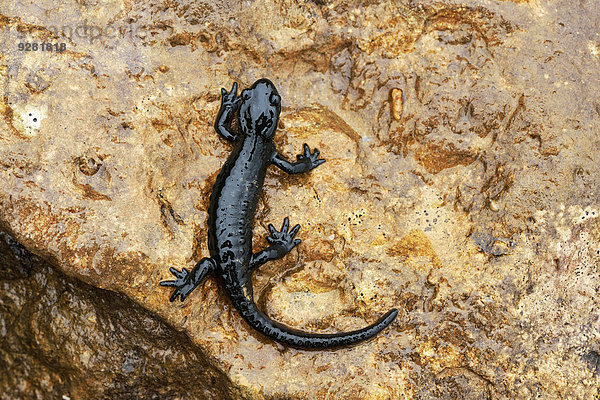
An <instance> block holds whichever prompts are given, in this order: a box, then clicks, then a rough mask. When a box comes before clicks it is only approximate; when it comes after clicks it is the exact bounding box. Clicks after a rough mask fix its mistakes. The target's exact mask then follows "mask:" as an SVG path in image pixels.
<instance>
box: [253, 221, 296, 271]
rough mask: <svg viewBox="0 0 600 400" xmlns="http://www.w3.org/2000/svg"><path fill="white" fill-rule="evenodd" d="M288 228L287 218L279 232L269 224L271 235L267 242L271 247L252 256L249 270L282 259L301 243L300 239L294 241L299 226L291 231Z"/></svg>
mask: <svg viewBox="0 0 600 400" xmlns="http://www.w3.org/2000/svg"><path fill="white" fill-rule="evenodd" d="M289 228H290V220H289V218H288V217H285V219H284V220H283V225H282V227H281V230H280V231H277V230H276V229H275V227H274V226H273V225H271V224H269V232H270V233H271V234H270V235H269V236H267V241H268V242H269V243H270V244H271V245H270V246H269V247H267V248H266V249H264V250H262V251H259V252H258V253H256V254H253V255H252V260H251V261H250V268H251V269H256V268H258V267H260V266H261V265H263V264H264V263H266V262H267V261H273V260H278V259H280V258H282V257H283V256H285V255H286V254H287V253H289V252H290V251H292V249H293V248H294V247H295V246H296V245H298V244H299V243H300V242H301V240H300V239H294V237H295V236H296V234H297V233H298V231H299V230H300V225H296V226H294V227H293V228H292V229H291V230H290V229H289Z"/></svg>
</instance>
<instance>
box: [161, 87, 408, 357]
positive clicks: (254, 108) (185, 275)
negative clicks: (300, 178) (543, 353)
mask: <svg viewBox="0 0 600 400" xmlns="http://www.w3.org/2000/svg"><path fill="white" fill-rule="evenodd" d="M236 93H237V83H234V84H233V88H232V89H231V91H230V92H229V93H227V91H226V90H225V89H221V108H220V110H219V113H218V115H217V120H216V122H215V129H216V131H217V132H218V133H219V134H220V135H221V136H222V137H223V138H225V139H227V140H228V141H231V142H235V147H234V149H233V151H232V153H231V155H230V156H229V158H228V159H227V161H226V162H225V164H224V165H223V167H222V168H221V171H220V173H219V175H218V176H217V180H216V182H215V184H214V186H213V190H212V193H211V195H210V205H209V209H208V247H209V251H210V258H203V259H201V260H200V261H199V262H198V263H197V264H196V266H195V267H194V268H193V269H192V271H191V272H189V271H188V270H187V269H185V268H183V269H182V270H181V271H178V270H177V269H175V268H170V271H171V273H172V274H173V275H175V278H176V279H175V280H169V281H162V282H161V283H160V284H161V285H162V286H172V287H175V291H174V292H173V294H172V295H171V299H170V300H171V301H174V300H175V299H177V297H180V298H181V301H183V300H184V299H185V298H186V297H187V296H188V295H189V294H190V293H191V292H192V290H194V289H195V288H196V286H198V285H199V284H200V282H202V280H203V279H204V278H205V277H206V276H207V275H208V274H210V273H215V274H216V275H217V276H219V277H220V278H221V281H222V283H223V286H224V287H225V289H226V290H227V292H228V293H229V296H230V298H231V302H232V303H233V305H234V306H235V308H236V309H237V310H238V311H239V313H240V315H241V316H242V318H244V320H246V322H247V323H248V324H250V326H252V327H253V328H254V329H256V330H258V331H259V332H261V333H262V334H264V335H265V336H267V337H269V338H271V339H273V340H275V341H277V342H280V343H283V344H286V345H289V346H292V347H297V348H305V349H319V348H320V349H323V348H332V347H339V346H345V345H351V344H354V343H357V342H359V341H362V340H366V339H369V338H371V337H373V336H375V335H376V334H377V333H379V332H380V331H381V330H383V329H384V328H386V327H387V326H388V325H389V324H390V323H391V322H392V321H393V320H394V318H396V315H398V310H396V309H392V310H390V311H388V312H387V313H386V314H385V315H384V316H382V317H381V318H380V319H379V320H378V321H377V322H375V323H374V324H373V325H370V326H367V327H366V328H362V329H359V330H355V331H351V332H345V333H326V334H314V333H307V332H303V331H299V330H296V329H292V328H289V327H287V326H285V325H282V324H280V323H278V322H275V321H273V320H271V319H270V318H269V317H268V316H266V315H265V314H264V313H263V312H262V311H260V310H259V309H258V308H257V307H256V304H255V303H254V298H253V292H252V272H253V271H254V270H256V269H257V268H258V267H260V266H261V265H263V264H264V263H265V262H267V261H271V260H277V259H279V258H282V257H283V256H285V255H286V254H287V253H289V252H290V250H292V248H294V246H296V245H297V244H298V243H300V239H295V236H296V233H298V230H299V229H300V225H296V226H294V227H293V228H292V229H289V219H288V218H287V217H286V218H285V219H284V221H283V226H282V228H281V230H280V231H277V230H276V229H275V228H274V227H273V225H271V224H269V231H270V233H271V234H270V236H268V237H267V240H268V241H269V243H270V246H269V247H267V248H266V249H264V250H261V251H259V252H258V253H252V225H253V220H254V213H255V211H256V206H257V203H258V197H259V194H260V192H261V190H262V186H263V183H264V180H265V174H266V171H267V168H268V167H269V165H271V164H274V165H275V166H277V167H279V168H281V169H282V170H283V171H285V172H287V173H290V174H299V173H303V172H307V171H310V170H311V169H313V168H316V167H317V166H319V165H321V164H322V163H324V162H325V160H324V159H320V158H319V150H317V149H315V150H314V151H312V152H311V151H310V148H309V147H308V145H307V144H304V153H303V154H301V155H298V156H297V161H296V162H290V161H288V160H286V159H285V158H284V157H283V156H282V155H281V154H279V153H278V152H277V149H276V148H275V143H274V142H273V137H274V136H275V130H276V129H277V123H278V121H279V113H280V111H281V97H280V96H279V94H278V93H277V89H275V86H274V85H273V83H271V81H269V80H268V79H259V80H258V81H256V82H255V83H254V84H253V85H252V87H250V88H248V89H245V90H243V91H242V93H241V96H237V94H236ZM236 113H238V124H237V125H238V131H239V133H236V132H235V131H234V130H233V129H232V122H233V120H234V117H235V114H236Z"/></svg>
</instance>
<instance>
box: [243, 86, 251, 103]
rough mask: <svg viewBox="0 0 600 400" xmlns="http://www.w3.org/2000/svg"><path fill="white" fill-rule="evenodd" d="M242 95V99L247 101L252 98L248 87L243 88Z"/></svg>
mask: <svg viewBox="0 0 600 400" xmlns="http://www.w3.org/2000/svg"><path fill="white" fill-rule="evenodd" d="M241 96H242V100H244V101H246V100H248V99H249V98H250V93H248V91H247V90H246V89H244V90H242V93H241Z"/></svg>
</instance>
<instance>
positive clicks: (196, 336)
mask: <svg viewBox="0 0 600 400" xmlns="http://www.w3.org/2000/svg"><path fill="white" fill-rule="evenodd" d="M265 16H267V17H265ZM599 24H600V5H598V4H597V3H596V2H594V1H592V0H582V1H579V2H575V3H574V2H568V1H566V0H562V1H554V2H550V3H546V4H543V3H540V2H528V1H486V0H479V1H474V0H467V1H466V2H454V1H439V2H436V1H411V2H408V3H406V5H391V4H389V3H388V2H384V1H372V2H363V3H360V2H352V1H350V2H348V1H346V2H341V3H338V2H329V1H314V2H303V1H298V2H292V1H275V2H268V1H264V0H257V1H253V2H233V1H231V2H229V1H220V2H208V1H206V2H205V1H194V2H190V1H175V2H171V1H169V2H167V1H129V2H124V1H123V2H120V1H107V2H102V3H99V2H94V1H78V2H65V3H61V5H56V4H55V2H49V1H41V2H36V4H35V6H34V5H32V4H29V3H20V2H19V3H17V2H11V3H10V4H6V3H3V4H0V29H1V31H0V35H1V37H0V39H1V40H0V50H1V51H0V84H1V85H2V87H3V97H2V98H0V114H1V115H2V118H0V182H1V186H0V226H1V227H2V229H4V230H5V231H6V232H10V234H11V235H13V236H14V237H15V238H16V239H17V240H18V241H19V242H20V243H22V244H23V245H24V246H26V247H27V248H28V249H29V250H31V251H33V252H34V253H35V254H37V255H39V256H41V257H42V258H44V259H45V260H47V261H48V262H49V263H51V264H52V265H53V266H54V267H55V268H58V269H60V270H61V271H63V272H64V273H66V274H67V275H69V276H71V277H73V278H76V279H78V280H81V281H83V282H85V283H86V284H88V285H92V286H94V287H97V288H100V289H108V290H110V291H113V292H117V293H120V294H122V295H125V296H126V297H127V298H129V299H130V301H133V302H135V303H137V304H138V305H140V306H142V307H143V308H145V309H147V310H148V311H149V312H151V313H152V314H154V315H157V316H158V317H160V318H163V319H164V320H166V321H167V322H168V324H169V325H170V326H172V327H174V328H175V329H177V330H182V331H184V332H185V333H186V334H187V335H188V336H189V337H190V339H191V340H192V341H193V343H194V346H197V349H198V350H197V351H198V353H194V354H198V355H197V357H198V358H199V359H200V358H201V359H202V360H203V361H202V362H203V363H206V364H201V365H203V367H202V368H204V367H206V368H214V370H215V371H217V370H218V371H222V372H223V373H224V374H225V375H226V376H227V379H229V380H230V381H231V385H232V387H233V388H237V389H239V390H243V392H244V393H247V395H248V396H249V397H251V398H256V399H261V398H278V399H280V398H281V399H283V398H311V399H312V398H316V399H338V398H339V399H342V398H343V399H387V398H409V399H432V398H440V399H452V398H473V399H481V398H490V399H499V398H507V399H508V398H519V399H529V398H535V397H541V398H580V399H586V398H592V397H593V396H595V395H597V394H598V387H600V355H599V354H600V322H599V321H598V317H599V313H598V308H599V305H600V304H599V303H600V300H599V299H598V298H597V293H598V291H600V278H599V277H598V264H599V261H600V243H599V237H600V224H599V222H598V213H599V212H600V210H599V209H598V208H599V203H600V179H598V174H597V170H598V165H599V161H600V160H599V158H600V140H599V138H598V137H597V135H596V132H597V131H598V129H600V96H599V95H598V93H597V90H596V88H597V87H599V85H600V68H599V63H600V37H599V36H598V33H597V26H598V25H599ZM26 42H29V43H33V42H35V43H41V42H52V43H65V44H66V51H64V52H62V53H55V52H47V51H44V52H42V51H20V50H19V48H18V45H19V43H26ZM260 77H268V78H270V79H271V80H272V81H273V82H275V84H276V85H277V87H278V89H279V92H280V93H281V95H282V99H283V105H284V106H285V107H284V111H283V113H282V117H281V126H280V130H279V134H278V137H277V138H276V142H277V145H278V148H279V149H280V151H281V152H282V153H283V154H286V155H288V156H289V157H290V158H291V157H293V155H295V154H297V153H298V152H299V151H300V149H301V145H302V143H304V142H307V143H309V144H310V145H311V147H318V148H319V149H320V150H321V153H322V155H323V156H324V157H325V158H326V159H327V163H325V164H324V165H323V166H322V167H320V168H318V169H317V170H315V171H313V172H312V173H310V174H307V175H304V176H293V177H290V176H286V175H285V174H284V173H281V172H279V171H276V170H272V171H270V172H269V174H268V176H267V181H266V185H265V191H264V194H263V196H262V198H261V202H260V204H259V211H258V213H257V216H256V221H255V226H256V228H255V238H254V239H255V246H256V248H260V247H262V246H264V245H265V240H264V236H265V234H266V230H265V229H264V227H265V226H266V225H267V224H268V223H274V224H276V225H277V224H279V223H280V221H281V220H282V219H283V218H284V217H285V216H287V215H289V216H290V219H291V221H292V223H300V224H302V226H303V228H302V230H301V231H300V233H299V236H300V237H301V238H302V240H303V242H302V244H301V245H300V246H298V247H297V248H296V249H295V250H294V251H293V252H292V254H290V255H288V256H287V257H286V258H284V259H283V260H280V261H278V262H274V263H271V264H267V265H265V266H264V267H262V268H261V269H260V270H259V271H258V272H257V273H256V275H255V282H254V287H255V297H256V300H257V302H258V303H259V305H260V306H261V307H262V308H263V309H265V311H266V312H267V313H268V314H269V315H270V316H272V317H273V318H274V319H276V320H278V321H281V322H283V323H286V324H288V325H290V326H294V327H296V328H300V329H305V330H310V331H315V332H334V331H341V330H348V329H352V328H357V327H361V326H363V325H365V324H367V323H369V322H371V321H373V320H374V319H375V318H377V316H378V315H380V314H381V313H382V312H384V311H386V310H388V309H389V308H390V307H398V308H399V309H400V315H399V317H398V318H397V320H396V321H395V322H394V323H393V324H392V325H391V327H390V328H389V329H387V330H386V331H385V332H384V333H383V334H381V335H380V336H378V337H377V338H375V339H374V340H372V341H370V342H368V343H365V344H363V345H360V346H356V347H353V348H347V349H340V350H336V351H326V352H309V351H301V350H295V349H287V348H284V347H283V346H280V345H277V344H276V343H273V342H271V341H269V340H267V339H266V338H264V337H262V336H261V335H260V334H258V333H256V332H254V331H252V330H251V329H250V328H249V327H248V326H247V325H246V324H245V323H244V322H243V321H242V320H241V319H240V317H239V316H238V315H237V314H236V312H235V311H234V310H232V309H231V305H230V303H229V301H228V299H227V296H226V295H225V293H223V291H222V290H220V288H219V287H218V286H217V284H216V281H215V280H213V279H212V278H210V279H208V280H207V281H206V282H205V283H204V284H202V285H201V286H200V287H199V288H198V289H197V290H196V291H195V292H194V293H193V294H192V295H191V296H190V297H189V298H188V299H187V300H186V302H184V303H177V304H170V303H169V302H168V301H167V299H168V296H169V294H170V292H169V290H168V289H166V288H163V287H160V286H159V285H158V283H159V281H160V280H163V279H166V278H168V277H169V273H168V268H169V267H171V266H173V267H176V268H182V267H190V266H192V265H193V264H194V261H195V260H198V259H199V258H200V257H202V256H204V255H206V254H207V252H208V251H207V247H206V217H207V215H206V208H207V202H208V195H209V193H210V189H211V185H212V183H213V182H214V179H215V177H216V173H217V172H218V170H219V168H220V165H221V164H222V163H223V161H224V159H225V158H226V157H227V154H228V152H229V150H230V145H229V144H227V143H224V142H223V141H221V140H220V139H219V138H218V137H217V135H216V134H215V133H214V130H213V128H212V124H213V122H214V118H215V115H216V112H217V109H218V105H219V89H220V88H221V87H222V86H224V87H227V88H229V87H230V86H231V84H232V82H233V81H237V82H239V83H240V85H241V86H242V87H244V86H247V85H249V84H251V83H252V82H253V81H254V80H255V79H257V78H260ZM17 271H18V269H17ZM44 271H45V272H43V274H46V275H47V274H50V275H51V276H52V277H53V278H52V279H63V278H56V277H57V276H59V275H57V274H58V273H57V272H53V271H51V270H48V269H47V268H46V269H44ZM43 274H42V275H43ZM35 276H37V275H31V276H30V277H29V278H20V279H23V280H25V279H30V280H32V281H35V279H36V278H35ZM40 276H41V275H40ZM69 282H71V281H69ZM21 285H25V286H26V284H24V283H21ZM73 285H75V284H73ZM78 285H79V284H78ZM11 290H12V289H11ZM14 290H17V289H14ZM93 293H102V295H98V297H99V298H105V299H106V298H109V297H110V296H111V295H109V294H107V292H106V291H99V290H96V291H93ZM103 296H104V297H103ZM112 296H114V298H118V299H121V297H119V295H117V294H113V295H112ZM90 297H93V296H90ZM88 301H90V302H92V303H94V304H100V303H102V302H101V301H100V300H99V301H98V302H97V303H96V302H94V300H93V299H91V298H88ZM119 301H124V300H119ZM43 304H46V303H43V302H40V305H43ZM48 304H49V303H48ZM123 304H125V303H123ZM10 307H17V308H18V306H10ZM48 307H50V305H48ZM14 309H16V308H14ZM139 315H140V317H139V318H144V317H142V316H141V315H143V313H142V312H141V311H140V313H139ZM69 316H70V317H71V318H74V319H77V318H83V317H81V316H80V315H77V314H76V313H72V314H69ZM164 329H168V328H164ZM2 332H5V331H4V330H3V331H2ZM5 336H6V335H3V337H5ZM142 339H143V338H140V340H142ZM3 340H6V339H3ZM174 341H175V342H177V343H178V344H177V345H174V347H177V346H179V347H177V348H187V347H186V346H191V345H190V344H185V339H184V336H181V337H180V336H177V338H176V339H175V340H174ZM159 342H160V341H159ZM144 343H147V342H144ZM161 343H162V344H161ZM161 343H157V348H159V349H160V348H161V347H160V346H162V345H164V343H165V342H161ZM148 345H149V344H148ZM107 346H108V344H106V343H102V342H101V341H98V342H95V343H93V344H92V347H93V348H94V350H95V351H99V350H101V349H99V348H102V347H107ZM182 346H183V347H182ZM3 348H4V347H3ZM195 348H196V347H195ZM17 351H20V350H17ZM32 351H33V350H32ZM173 351H179V350H173ZM182 351H183V350H182ZM6 357H8V356H6ZM106 362H111V361H110V360H109V361H106ZM190 362H191V361H190ZM36 365H40V364H36ZM76 365H80V364H76ZM185 365H188V368H190V369H191V370H192V371H193V370H194V366H192V365H189V364H185ZM38 368H39V371H40V372H39V374H44V373H45V372H44V371H45V370H44V368H45V366H43V365H40V366H39V367H38ZM81 368H83V367H81ZM113 368H121V364H118V365H116V366H114V367H113ZM164 368H165V369H168V370H167V372H169V373H173V372H174V371H177V368H179V366H178V365H177V364H176V363H173V362H166V361H165V365H164ZM196 368H200V367H196ZM80 371H81V370H79V369H77V368H74V371H73V376H81V372H80ZM210 371H212V370H210ZM150 373H151V374H162V372H156V371H154V370H153V371H151V372H150ZM209 373H212V372H207V374H209ZM214 373H215V374H217V375H214V376H219V377H220V375H218V373H217V372H214ZM77 374H79V375H77ZM32 376H37V375H32ZM160 376H166V375H160ZM202 376H208V375H202ZM202 376H199V377H198V378H194V379H198V381H199V382H198V383H199V385H201V382H202V379H204V378H202ZM6 379H8V378H6ZM23 379H30V378H26V377H24V376H23ZM97 379H99V380H102V379H107V376H106V375H103V376H99V377H97ZM219 379H224V380H223V382H225V378H221V377H220V378H219ZM46 380H47V381H49V382H50V381H52V382H58V380H60V379H59V378H58V377H57V378H46ZM3 385H6V384H4V383H3ZM54 385H58V384H54ZM144 385H145V384H144V383H143V382H140V384H139V387H143V386H144ZM225 386H226V384H225V383H223V386H222V387H225ZM57 387H61V386H57ZM23 390H24V392H23V393H29V392H25V390H26V388H25V389H23ZM39 390H42V391H43V390H44V388H43V387H40V389H39ZM48 390H51V389H48ZM52 390H53V389H52ZM90 390H91V392H90V394H89V396H86V395H84V394H82V395H81V396H82V398H94V396H95V395H96V393H97V392H93V390H94V389H90ZM228 390H229V389H228ZM231 390H234V389H231ZM13 393H16V392H13ZM52 393H54V392H52ZM189 395H190V396H193V394H191V393H190V394H189ZM15 396H16V395H15ZM9 398H10V397H9Z"/></svg>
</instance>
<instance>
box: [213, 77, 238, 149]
mask: <svg viewBox="0 0 600 400" xmlns="http://www.w3.org/2000/svg"><path fill="white" fill-rule="evenodd" d="M239 106H240V97H238V96H237V83H234V84H233V87H232V88H231V91H230V92H229V93H227V90H225V89H221V108H220V109H219V113H218V114H217V119H216V121H215V130H216V131H217V133H218V134H219V135H221V137H223V138H224V139H227V140H229V141H230V142H233V141H235V139H236V136H237V135H236V133H235V132H234V131H232V130H231V122H232V121H233V118H234V116H235V112H236V111H237V109H238V108H239Z"/></svg>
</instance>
